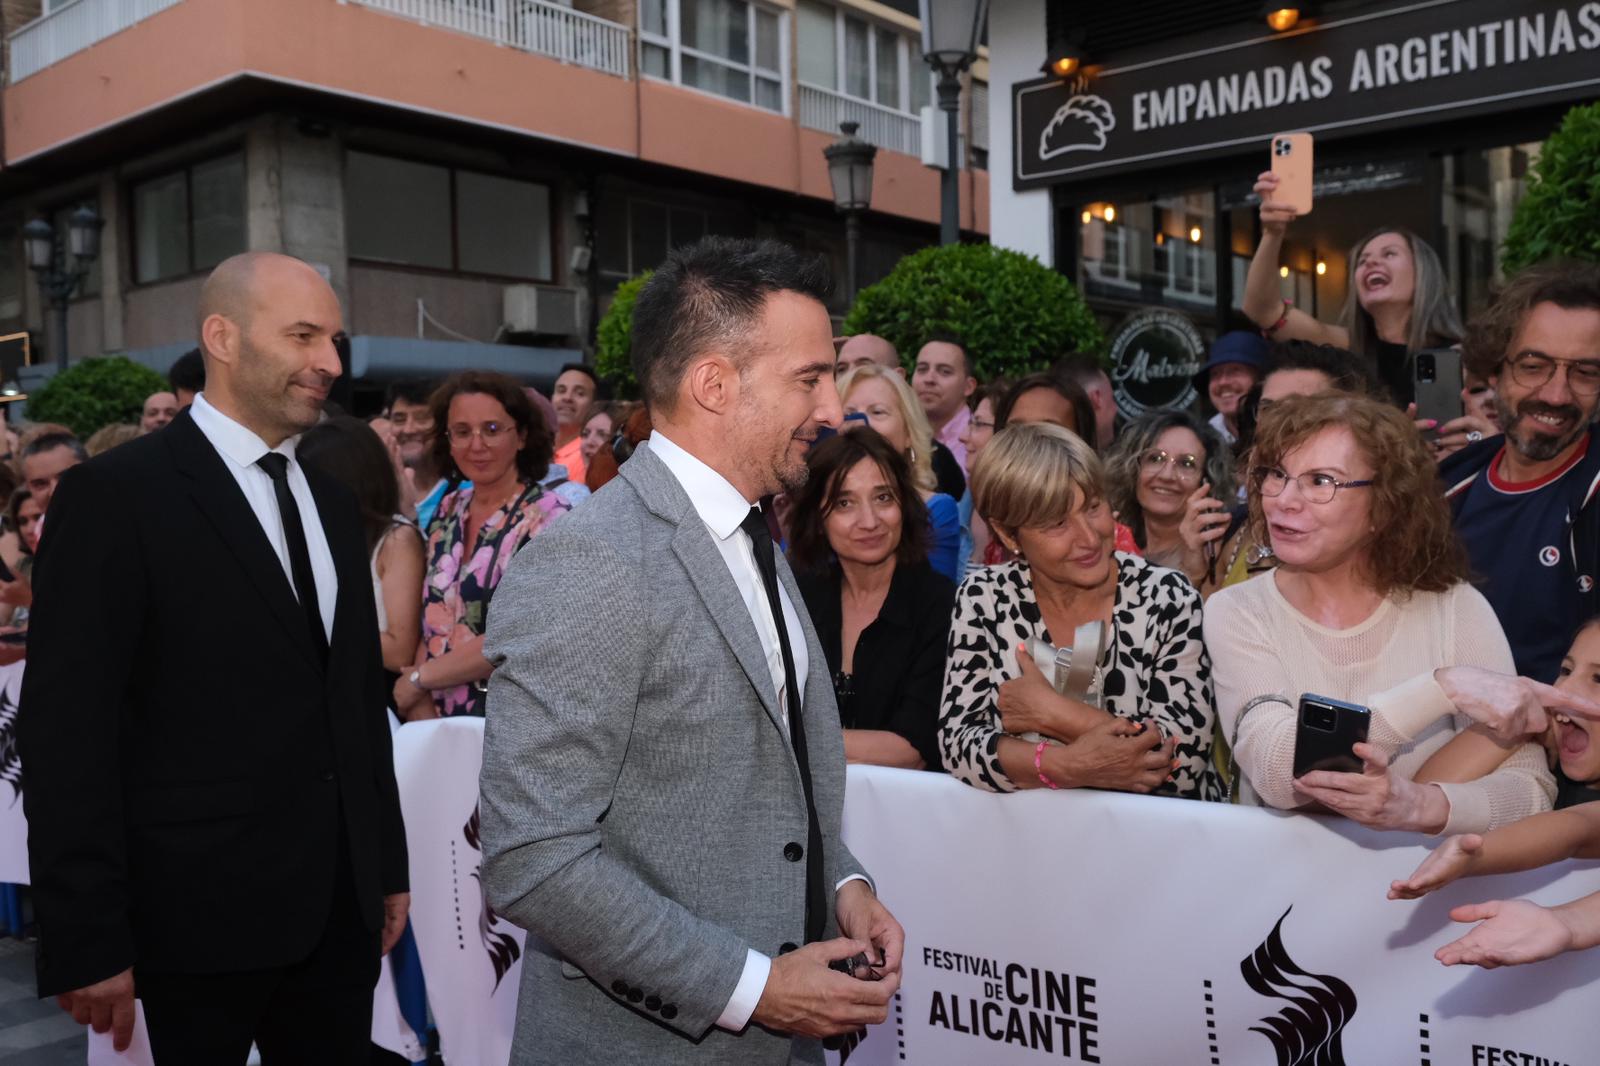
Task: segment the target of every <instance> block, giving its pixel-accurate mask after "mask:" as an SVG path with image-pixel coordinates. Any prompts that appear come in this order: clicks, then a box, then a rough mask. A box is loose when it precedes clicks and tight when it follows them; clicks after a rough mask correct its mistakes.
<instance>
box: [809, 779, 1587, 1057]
mask: <svg viewBox="0 0 1600 1066" xmlns="http://www.w3.org/2000/svg"><path fill="white" fill-rule="evenodd" d="M844 834H845V839H846V842H847V843H848V844H849V846H850V848H851V850H852V851H853V852H854V853H855V855H856V856H857V857H858V858H859V859H860V860H861V862H862V863H863V864H864V865H865V866H866V868H867V869H868V871H870V872H871V874H872V876H873V878H874V879H875V880H876V882H877V886H878V891H879V895H880V896H881V897H882V898H883V900H884V901H885V903H887V904H888V906H889V908H890V909H891V910H892V911H893V912H894V914H895V915H896V917H898V918H899V920H900V922H901V923H902V924H903V925H904V926H905V929H906V959H905V973H904V984H903V987H902V990H901V992H900V993H899V995H898V997H897V999H896V1002H895V1004H894V1008H893V1010H892V1011H891V1013H890V1019H889V1022H888V1023H887V1024H884V1025H880V1026H876V1027H873V1028H872V1029H869V1030H867V1031H866V1033H865V1036H864V1038H862V1039H860V1042H859V1043H853V1044H847V1047H846V1048H845V1050H844V1053H843V1055H842V1056H841V1055H831V1056H830V1061H831V1062H835V1063H836V1062H839V1061H840V1059H841V1058H843V1059H844V1060H845V1061H848V1063H849V1064H850V1066H878V1064H888V1063H900V1062H909V1063H915V1064H916V1066H972V1064H974V1063H982V1064H984V1066H1008V1064H1013V1063H1015V1064H1023V1063H1045V1062H1063V1061H1065V1062H1084V1063H1117V1064H1121V1066H1158V1064H1159V1066H1207V1064H1213V1066H1274V1064H1276V1066H1346V1064H1348V1066H1447V1064H1448V1066H1579V1064H1592V1063H1594V1062H1596V1061H1600V1060H1597V1057H1596V1056H1597V1052H1596V1049H1597V1048H1600V1012H1597V1011H1596V1010H1595V1009H1594V1002H1595V994H1596V991H1597V989H1600V950H1597V951H1591V952H1587V953H1582V954H1568V955H1564V956H1560V957H1558V958H1556V959H1552V960H1550V961H1547V962H1544V963H1539V964H1536V965H1532V966H1523V967H1512V968H1509V969H1500V970H1492V971H1486V970H1481V969H1478V968H1475V967H1455V968H1447V967H1444V966H1441V965H1440V964H1439V963H1438V962H1437V961H1436V960H1435V959H1434V958H1433V952H1434V951H1435V950H1436V949H1437V948H1438V947H1440V946H1442V945H1443V944H1445V943H1447V942H1449V941H1450V940H1453V939H1455V938H1456V937H1457V936H1459V935H1461V934H1463V933H1464V932H1466V930H1467V929H1468V928H1469V927H1468V926H1462V925H1457V924H1455V923H1453V922H1451V921H1450V919H1449V917H1448V911H1449V910H1450V908H1451V907H1453V906H1456V905H1458V904H1461V903H1467V902H1474V901H1482V900H1488V899H1509V898H1513V897H1523V898H1528V899H1532V900H1534V901H1536V902H1539V903H1544V904H1552V903H1557V902H1561V901H1565V900H1571V899H1576V898H1578V897H1580V896H1584V895H1587V894H1589V893H1591V892H1594V891H1596V890H1600V868H1597V866H1596V864H1594V863H1566V864H1562V865H1560V866H1557V867H1553V868H1547V869H1544V870H1539V871H1534V872H1530V873H1527V874H1520V875H1514V876H1501V877H1483V878H1471V879H1467V880H1465V881H1462V882H1458V883H1456V884H1454V885H1451V886H1448V887H1447V888H1446V889H1444V890H1442V891H1440V892H1437V893H1435V894H1434V895H1432V896H1429V897H1427V898H1425V899H1423V900H1421V901H1416V902H1391V901H1389V900H1388V899H1386V898H1385V894H1386V893H1387V891H1388V887H1389V883H1390V881H1392V880H1394V879H1396V878H1400V877H1404V876H1406V875H1407V874H1409V873H1411V871H1412V870H1414V869H1415V868H1416V866H1417V864H1418V863H1419V862H1421V861H1422V858H1423V857H1424V856H1425V855H1426V854H1427V852H1428V849H1429V847H1430V846H1431V845H1432V844H1434V843H1437V841H1434V840H1429V839H1426V838H1422V837H1418V836H1413V835H1410V834H1400V833H1374V832H1370V831H1368V830H1365V829H1362V828H1361V827H1360V826H1357V825H1355V824H1354V823H1351V822H1349V821H1346V820H1343V819H1337V818H1332V817H1323V816H1313V815H1294V814H1284V813H1280V812H1276V811H1268V810H1262V809H1256V808H1243V807H1233V806H1228V805H1224V804H1209V803H1198V802H1189V801H1182V800H1173V799H1166V798H1153V797H1143V796H1133V795H1123V794H1118V793H1107V792H1092V791H1074V792H1045V791H1030V792H1027V793H1023V794H1020V795H1006V796H1002V795H994V794H990V793H985V792H980V791H978V790H976V789H973V788H970V787H968V786H966V785H963V784H961V783H960V782H958V781H956V780H954V779H953V778H950V777H946V776H944V775H941V774H928V773H916V772H912V771H905V770H889V769H883V768H880V767H867V766H852V767H850V772H849V788H848V791H847V793H846V799H845V826H844Z"/></svg>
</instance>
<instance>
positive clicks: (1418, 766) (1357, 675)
mask: <svg viewBox="0 0 1600 1066" xmlns="http://www.w3.org/2000/svg"><path fill="white" fill-rule="evenodd" d="M1437 477H1438V474H1437V470H1436V467H1435V466H1434V462H1433V457H1432V455H1431V454H1429V450H1428V447H1427V445H1426V444H1424V443H1423V441H1422V440H1421V438H1420V437H1419V436H1418V435H1417V433H1416V430H1415V429H1414V428H1413V426H1412V424H1411V422H1410V421H1409V420H1408V419H1407V418H1406V417H1405V415H1404V414H1402V413H1401V412H1400V411H1398V410H1396V409H1395V408H1394V407H1392V406H1390V405H1388V404H1384V403H1380V402H1378V401H1375V400H1371V399H1367V398H1365V397H1359V396H1350V395H1344V394H1339V393H1329V394H1324V395H1320V396H1297V397H1291V398H1289V399H1286V400H1283V401H1282V402H1281V403H1275V404H1273V405H1272V406H1271V407H1270V408H1269V409H1268V410H1266V411H1265V412H1264V413H1263V414H1262V416H1261V421H1260V424H1259V425H1258V426H1257V430H1256V437H1255V443H1254V445H1253V451H1252V453H1251V469H1250V475H1249V489H1250V492H1249V507H1250V523H1251V527H1252V535H1253V536H1254V537H1255V538H1256V540H1257V542H1258V543H1261V544H1266V545H1270V547H1271V550H1272V553H1273V555H1274V556H1275V557H1276V558H1277V561H1278V566H1277V568H1276V569H1275V570H1273V571H1271V572H1269V573H1266V574H1262V575H1260V576H1258V577H1255V578H1252V579H1250V580H1249V581H1246V582H1244V583H1243V584H1239V585H1234V586H1232V587H1230V588H1225V589H1223V590H1222V591H1220V592H1218V593H1217V594H1216V595H1214V596H1212V597H1211V599H1210V600H1209V601H1208V602H1207V604H1206V612H1205V638H1206V645H1207V647H1208V648H1209V649H1210V651H1211V656H1212V663H1213V680H1214V682H1215V685H1216V693H1217V712H1218V716H1219V718H1220V719H1221V721H1222V725H1223V729H1224V734H1225V735H1226V736H1227V737H1228V738H1229V739H1230V740H1231V741H1232V746H1233V752H1234V755H1235V757H1236V758H1237V760H1238V765H1239V769H1240V771H1241V772H1242V774H1243V776H1244V778H1245V779H1246V782H1247V783H1248V785H1249V789H1248V790H1247V791H1246V792H1245V794H1244V798H1245V801H1246V802H1257V803H1262V804H1265V805H1267V806H1271V807H1278V808H1281V809H1289V808H1296V807H1304V806H1308V805H1310V804H1320V805H1321V806H1322V807H1325V808H1327V809H1328V810H1331V811H1333V812H1334V813H1336V814H1343V815H1346V816H1348V817H1350V818H1352V819H1354V820H1355V821H1358V822H1360V823H1362V824H1363V825H1366V826H1369V827H1372V828H1375V829H1405V830H1409V831H1412V832H1424V833H1439V832H1451V833H1460V832H1482V831H1484V830H1486V829H1490V828H1493V827H1494V826H1497V825H1504V824H1506V823H1508V822H1512V821H1515V820H1516V819H1518V818H1524V817H1527V816H1528V815H1530V814H1536V813H1538V812H1540V811H1544V810H1548V809H1549V808H1550V804H1551V801H1552V800H1553V799H1554V796H1555V779H1554V778H1553V777H1552V775H1551V773H1550V770H1549V768H1548V767H1547V766H1546V764H1545V758H1544V751H1543V749H1542V748H1541V746H1540V745H1539V744H1538V743H1537V742H1536V741H1533V740H1530V739H1529V738H1527V737H1524V736H1521V735H1512V736H1504V735H1505V733H1506V732H1508V731H1507V730H1504V729H1503V730H1502V731H1501V732H1502V736H1504V739H1503V740H1496V739H1494V738H1492V737H1491V736H1489V735H1488V734H1487V733H1486V732H1483V731H1480V730H1471V731H1470V732H1469V729H1470V727H1471V726H1472V724H1473V721H1474V720H1480V721H1485V720H1487V721H1497V722H1499V721H1503V720H1504V719H1505V718H1506V717H1507V716H1508V715H1509V714H1510V713H1511V712H1512V711H1514V710H1515V707H1513V706H1502V704H1510V703H1517V702H1518V701H1521V702H1527V701H1529V700H1533V701H1537V700H1539V699H1541V698H1545V697H1547V696H1548V693H1550V692H1554V690H1552V689H1549V688H1548V686H1536V685H1535V684H1534V683H1533V682H1526V681H1520V680H1516V681H1513V680H1512V679H1507V678H1505V677H1504V676H1503V675H1509V674H1513V673H1514V672H1515V667H1514V666H1513V663H1512V658H1511V649H1510V646H1509V645H1508V644H1507V643H1506V638H1505V634H1504V633H1503V632H1502V631H1501V629H1500V623H1499V622H1498V620H1497V619H1496V618H1495V615H1494V612H1493V610H1492V609H1491V608H1490V607H1489V604H1488V602H1487V601H1486V600H1485V599H1484V598H1483V596H1482V594H1480V593H1479V592H1478V591H1477V590H1476V589H1474V588H1473V587H1472V586H1471V585H1470V584H1468V583H1467V580H1466V578H1467V565H1466V557H1465V554H1464V553H1463V551H1462V549H1461V546H1460V544H1459V542H1458V541H1457V539H1456V537H1455V534H1454V531H1453V530H1452V528H1451V525H1450V515H1449V511H1448V509H1447V508H1446V505H1445V502H1444V500H1443V498H1442V497H1441V496H1440V495H1439V492H1438V488H1437V485H1436V480H1437ZM1463 667H1466V668H1474V667H1475V668H1478V669H1475V670H1474V669H1460V668H1463ZM1449 668H1456V669H1449ZM1487 671H1492V672H1494V674H1493V675H1490V674H1487V673H1486V672H1487ZM1496 675H1498V676H1496ZM1485 677H1492V678H1493V679H1494V680H1495V682H1496V683H1494V684H1489V683H1484V681H1483V679H1484V678H1485ZM1307 693H1315V694H1316V695H1319V696H1325V697H1330V698H1332V699H1335V700H1343V701H1346V702H1349V703H1355V704H1360V705H1362V706H1364V707H1367V708H1369V709H1370V711H1371V718H1370V721H1369V727H1368V735H1367V741H1366V743H1364V744H1357V745H1355V747H1354V754H1355V756H1356V757H1357V758H1359V759H1360V760H1361V761H1362V764H1363V766H1362V770H1361V772H1360V773H1340V772H1333V771H1326V770H1319V771H1313V772H1311V773H1308V774H1306V775H1304V776H1303V777H1300V778H1296V777H1295V776H1294V770H1293V765H1294V752H1295V739H1296V721H1297V717H1298V715H1297V709H1298V705H1299V702H1300V698H1301V696H1302V695H1305V694H1307ZM1557 698H1559V694H1557ZM1458 734H1465V736H1464V737H1463V739H1462V740H1461V742H1460V743H1459V744H1458V745H1454V746H1453V748H1454V752H1453V755H1452V756H1449V757H1446V758H1443V759H1441V760H1439V762H1438V763H1436V764H1430V757H1431V756H1433V755H1434V754H1435V753H1436V752H1438V750H1439V749H1440V748H1442V747H1444V746H1445V744H1446V743H1447V742H1448V741H1449V740H1450V739H1451V738H1452V737H1455V736H1457V735H1458ZM1464 748H1465V749H1475V748H1483V749H1484V751H1483V752H1482V753H1481V754H1482V755H1483V758H1482V759H1481V763H1482V764H1487V765H1494V766H1495V769H1494V770H1493V771H1492V772H1490V773H1487V774H1484V775H1482V776H1481V777H1477V779H1476V780H1465V779H1463V778H1465V777H1466V776H1467V775H1465V774H1462V773H1459V772H1452V769H1453V768H1454V767H1458V766H1461V765H1469V764H1473V763H1474V762H1475V760H1474V759H1472V758H1470V757H1467V756H1469V755H1470V754H1471V752H1470V751H1468V752H1464V751H1463V750H1462V749H1464ZM1489 749H1500V750H1493V751H1491V750H1489ZM1502 756H1503V758H1502Z"/></svg>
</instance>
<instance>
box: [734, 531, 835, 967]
mask: <svg viewBox="0 0 1600 1066" xmlns="http://www.w3.org/2000/svg"><path fill="white" fill-rule="evenodd" d="M739 528H740V529H742V530H744V531H745V532H746V533H748V534H749V535H750V546H751V547H752V548H754V549H755V556H756V567H757V569H759V570H760V571H761V584H762V585H763V586H765V588H766V590H767V606H768V607H770V608H771V609H772V622H773V624H774V625H776V626H777V627H778V648H779V649H780V650H781V651H782V652H783V675H784V677H783V685H784V692H785V694H786V696H787V701H786V702H787V706H788V710H789V741H790V743H792V744H793V745H794V760H795V762H796V763H798V764H799V766H800V784H801V786H802V787H803V788H804V789H805V794H806V943H808V944H809V943H812V942H813V941H817V940H821V939H822V930H823V926H824V925H826V923H827V918H828V897H827V895H826V894H825V893H824V891H823V885H822V829H821V827H820V826H818V825H817V805H816V802H815V801H814V800H813V799H812V798H811V759H810V757H809V756H808V755H807V754H806V727H805V721H804V717H805V716H804V715H803V714H802V713H801V707H800V683H799V679H798V678H797V677H796V676H795V671H794V653H793V652H792V651H790V650H789V631H788V628H787V627H786V626H785V625H784V624H783V601H782V600H780V599H778V564H777V560H776V557H775V556H774V555H773V551H772V534H771V533H770V532H768V530H767V520H766V519H765V518H764V517H762V515H761V508H759V507H752V508H750V513H749V514H747V515H745V519H744V521H743V522H741V523H739ZM787 853H788V852H787V849H786V850H785V854H787Z"/></svg>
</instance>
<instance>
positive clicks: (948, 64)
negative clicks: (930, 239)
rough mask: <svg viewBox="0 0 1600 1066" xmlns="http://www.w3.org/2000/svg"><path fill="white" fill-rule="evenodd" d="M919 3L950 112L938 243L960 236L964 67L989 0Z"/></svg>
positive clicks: (925, 49)
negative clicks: (959, 148) (959, 154)
mask: <svg viewBox="0 0 1600 1066" xmlns="http://www.w3.org/2000/svg"><path fill="white" fill-rule="evenodd" d="M918 6H919V7H920V10H921V15H922V58H923V59H926V60H927V61H928V64H929V65H930V66H932V67H933V69H934V70H936V71H938V72H939V109H940V110H941V111H943V112H944V113H945V136H946V138H947V139H948V141H949V148H950V154H949V157H948V158H947V159H946V160H945V170H944V177H943V179H942V181H941V183H940V194H941V199H942V201H943V203H942V206H941V209H940V212H939V243H940V244H955V243H956V242H957V241H959V240H960V239H961V223H960V214H961V192H960V186H959V185H958V184H957V178H958V176H959V175H960V172H961V160H960V159H959V158H957V146H958V145H959V144H960V136H959V133H958V131H957V128H956V126H957V122H958V117H959V115H960V110H961V72H962V71H964V70H966V69H967V68H968V67H970V66H971V65H972V61H973V60H974V59H976V58H978V38H979V37H980V36H982V34H983V18H984V15H985V14H986V13H987V12H988V10H989V0H918Z"/></svg>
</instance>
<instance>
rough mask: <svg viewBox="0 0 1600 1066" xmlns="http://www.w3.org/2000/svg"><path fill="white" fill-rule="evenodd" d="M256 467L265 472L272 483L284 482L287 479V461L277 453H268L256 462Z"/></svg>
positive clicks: (285, 457) (286, 458)
mask: <svg viewBox="0 0 1600 1066" xmlns="http://www.w3.org/2000/svg"><path fill="white" fill-rule="evenodd" d="M256 465H257V466H259V467H260V468H261V469H263V470H265V471H266V472H267V476H268V477H270V478H271V479H272V480H273V481H284V480H287V479H288V477H289V459H288V457H287V456H284V455H280V454H279V453H277V452H268V453H267V454H266V455H263V456H262V457H261V458H259V459H257V460H256Z"/></svg>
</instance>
